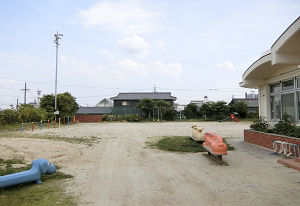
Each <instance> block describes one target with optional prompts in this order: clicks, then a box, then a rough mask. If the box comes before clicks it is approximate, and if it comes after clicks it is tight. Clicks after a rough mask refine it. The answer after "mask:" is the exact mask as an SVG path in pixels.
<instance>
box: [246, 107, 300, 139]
mask: <svg viewBox="0 0 300 206" xmlns="http://www.w3.org/2000/svg"><path fill="white" fill-rule="evenodd" d="M290 119H291V116H290V115H289V114H287V113H286V112H285V113H284V114H283V115H282V118H281V119H280V121H279V122H278V123H277V124H275V125H274V128H273V129H269V126H270V125H269V124H268V123H267V121H266V120H265V117H261V116H260V117H259V119H258V120H255V121H254V122H253V124H251V125H250V128H251V129H253V130H256V131H262V132H268V133H274V134H279V135H286V136H290V137H296V138H300V126H296V124H295V123H294V122H292V121H291V120H290Z"/></svg>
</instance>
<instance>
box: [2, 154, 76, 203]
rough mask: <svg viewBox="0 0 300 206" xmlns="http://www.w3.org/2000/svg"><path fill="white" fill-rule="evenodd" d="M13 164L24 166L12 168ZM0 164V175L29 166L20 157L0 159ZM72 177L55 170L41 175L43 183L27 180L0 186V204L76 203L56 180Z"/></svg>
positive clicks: (20, 170) (15, 171)
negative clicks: (8, 185)
mask: <svg viewBox="0 0 300 206" xmlns="http://www.w3.org/2000/svg"><path fill="white" fill-rule="evenodd" d="M13 164H20V165H24V166H20V167H17V168H14V167H13V166H12V165H13ZM0 165H1V167H0V176H3V175H8V174H13V173H17V172H23V171H27V170H29V169H30V168H31V164H25V163H24V162H23V160H22V159H9V160H4V159H0ZM56 168H57V170H58V169H60V168H61V167H60V166H56ZM72 177H73V176H72V175H69V174H64V173H62V172H60V171H57V172H56V173H54V174H52V175H42V176H41V180H42V182H43V183H42V184H40V185H38V184H36V183H35V182H27V183H23V184H18V185H13V186H10V187H5V188H0V202H1V206H11V205H20V206H27V205H28V206H29V205H76V203H75V200H74V198H73V197H72V196H70V195H67V194H66V193H65V192H64V190H63V187H62V184H57V183H58V180H60V181H62V180H64V179H67V178H72Z"/></svg>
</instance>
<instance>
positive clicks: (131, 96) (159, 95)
mask: <svg viewBox="0 0 300 206" xmlns="http://www.w3.org/2000/svg"><path fill="white" fill-rule="evenodd" d="M145 98H149V99H154V100H165V101H167V102H170V106H174V101H176V99H177V98H176V97H173V96H171V92H141V93H138V92H137V93H119V94H118V95H117V96H115V97H111V98H110V99H111V100H113V101H114V113H115V114H116V115H124V114H136V113H139V112H140V111H139V110H138V109H137V108H136V105H137V104H138V103H139V102H140V100H141V99H145Z"/></svg>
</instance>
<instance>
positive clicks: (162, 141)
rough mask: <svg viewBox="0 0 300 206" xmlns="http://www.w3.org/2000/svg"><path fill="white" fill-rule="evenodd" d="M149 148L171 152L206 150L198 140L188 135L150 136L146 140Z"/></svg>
mask: <svg viewBox="0 0 300 206" xmlns="http://www.w3.org/2000/svg"><path fill="white" fill-rule="evenodd" d="M146 143H147V145H148V146H149V147H150V148H156V149H160V150H164V151H171V152H193V153H195V152H205V151H206V150H205V149H204V148H203V147H202V145H201V144H200V143H198V142H195V141H194V140H192V139H191V138H190V137H189V136H170V137H168V136H165V137H158V138H156V141H155V139H153V138H151V139H150V141H147V142H146Z"/></svg>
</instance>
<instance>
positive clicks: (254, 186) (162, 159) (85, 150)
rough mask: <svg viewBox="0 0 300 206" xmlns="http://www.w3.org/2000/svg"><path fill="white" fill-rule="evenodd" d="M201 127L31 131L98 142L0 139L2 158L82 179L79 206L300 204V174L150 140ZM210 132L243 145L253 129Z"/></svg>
mask: <svg viewBox="0 0 300 206" xmlns="http://www.w3.org/2000/svg"><path fill="white" fill-rule="evenodd" d="M193 123H194V122H174V123H172V122H164V123H157V122H155V123H153V122H151V123H94V124H83V123H81V124H76V125H72V126H68V127H67V126H66V127H61V128H55V129H43V130H35V131H33V132H31V131H28V132H27V133H28V134H34V135H37V136H46V135H58V136H61V137H67V138H73V137H78V138H87V139H97V141H96V142H95V143H93V144H89V145H87V144H83V143H72V142H68V141H53V140H47V139H30V138H8V137H2V136H1V135H2V134H1V133H0V151H1V155H0V157H1V158H15V157H21V158H24V160H25V161H27V162H28V163H31V161H33V160H34V159H38V158H45V159H48V160H49V161H50V162H52V163H53V164H58V165H60V166H62V168H61V169H60V170H61V171H62V172H64V173H68V174H72V175H74V178H73V179H70V180H68V181H64V184H66V185H65V187H66V192H68V193H71V194H73V195H74V196H75V197H77V199H78V203H79V205H105V206H107V205H283V204H285V205H298V200H299V198H298V194H299V192H300V189H299V188H300V184H299V181H300V175H299V174H300V173H299V172H294V171H293V170H292V169H290V170H288V171H290V172H286V171H287V170H281V169H280V165H279V164H278V165H277V164H276V163H273V162H270V161H268V160H266V159H260V158H258V157H256V156H255V155H252V154H251V153H246V152H242V151H239V150H234V151H229V152H228V153H229V154H228V155H226V156H224V157H223V159H224V160H225V161H226V162H227V163H228V164H229V166H216V165H213V164H211V163H210V161H209V160H208V159H207V158H206V157H204V156H203V155H202V153H185V154H180V153H172V152H165V151H160V150H156V149H151V148H149V147H147V144H146V143H145V142H146V141H147V138H149V137H151V140H153V139H155V137H160V136H186V135H191V132H192V129H191V125H192V124H193ZM196 124H201V125H202V126H203V127H204V132H215V133H218V134H220V135H222V136H223V137H231V138H233V139H242V138H243V130H244V129H248V128H249V125H250V122H248V123H242V122H239V123H236V122H222V123H219V122H201V123H196Z"/></svg>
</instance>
